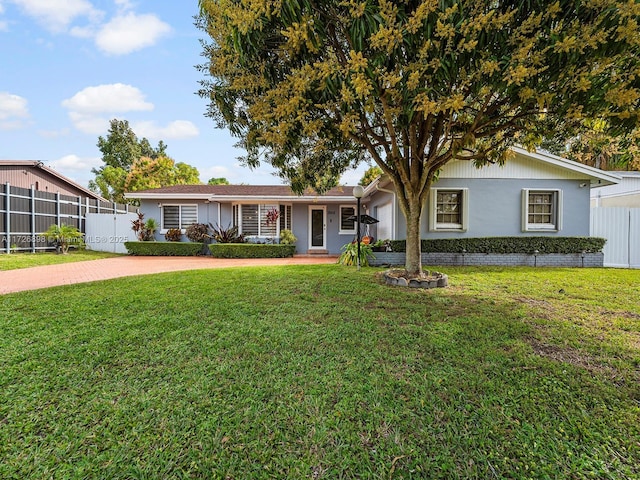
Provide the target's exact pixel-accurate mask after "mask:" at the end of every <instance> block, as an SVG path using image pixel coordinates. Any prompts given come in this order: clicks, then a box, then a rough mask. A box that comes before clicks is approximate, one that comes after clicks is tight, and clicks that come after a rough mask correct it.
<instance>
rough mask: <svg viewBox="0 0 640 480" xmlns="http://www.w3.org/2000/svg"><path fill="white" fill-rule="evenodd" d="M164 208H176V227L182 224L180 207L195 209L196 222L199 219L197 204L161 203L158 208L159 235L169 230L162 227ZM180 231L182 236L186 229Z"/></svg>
mask: <svg viewBox="0 0 640 480" xmlns="http://www.w3.org/2000/svg"><path fill="white" fill-rule="evenodd" d="M164 207H178V225H181V224H182V207H195V208H196V222H197V221H198V219H199V218H200V217H199V212H198V204H197V203H163V204H162V206H161V207H160V222H161V225H160V234H165V233H167V232H168V231H169V229H168V228H166V227H165V226H164ZM180 231H181V232H182V233H183V234H184V233H185V232H186V231H187V229H186V228H181V229H180Z"/></svg>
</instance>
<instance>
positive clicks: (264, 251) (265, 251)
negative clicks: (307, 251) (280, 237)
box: [209, 243, 296, 258]
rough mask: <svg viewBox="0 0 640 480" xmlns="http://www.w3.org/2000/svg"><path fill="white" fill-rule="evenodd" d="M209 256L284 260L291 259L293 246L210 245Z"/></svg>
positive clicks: (254, 244)
mask: <svg viewBox="0 0 640 480" xmlns="http://www.w3.org/2000/svg"><path fill="white" fill-rule="evenodd" d="M209 251H210V252H211V255H213V256H214V257H217V258H284V257H293V254H294V253H295V251H296V246H295V245H278V244H276V245H271V244H258V243H211V244H210V245H209Z"/></svg>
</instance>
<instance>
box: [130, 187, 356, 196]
mask: <svg viewBox="0 0 640 480" xmlns="http://www.w3.org/2000/svg"><path fill="white" fill-rule="evenodd" d="M138 194H143V195H147V194H154V195H156V194H171V195H176V194H178V195H179V194H184V195H211V196H233V197H240V196H247V197H298V196H299V195H297V194H295V193H294V192H293V191H292V190H291V188H290V187H288V186H287V185H173V186H170V187H161V188H154V189H151V190H140V191H138V192H129V193H128V194H127V196H128V197H131V198H135V197H136V195H138ZM352 195H353V187H352V186H340V187H335V188H332V189H331V190H329V191H328V192H326V193H324V194H323V195H322V196H323V197H345V196H352ZM303 196H314V197H315V196H318V194H317V193H316V192H314V191H313V190H310V189H309V190H307V191H305V192H304V195H303Z"/></svg>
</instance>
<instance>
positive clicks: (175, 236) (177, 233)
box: [164, 228, 182, 242]
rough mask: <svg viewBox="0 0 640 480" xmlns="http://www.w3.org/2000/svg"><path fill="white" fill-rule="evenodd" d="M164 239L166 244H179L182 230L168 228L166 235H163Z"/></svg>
mask: <svg viewBox="0 0 640 480" xmlns="http://www.w3.org/2000/svg"><path fill="white" fill-rule="evenodd" d="M164 238H165V239H166V240H167V242H179V241H180V240H182V230H180V229H179V228H170V229H169V230H167V233H165V234H164Z"/></svg>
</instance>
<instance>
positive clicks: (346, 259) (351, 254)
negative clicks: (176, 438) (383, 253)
mask: <svg viewBox="0 0 640 480" xmlns="http://www.w3.org/2000/svg"><path fill="white" fill-rule="evenodd" d="M340 250H342V253H341V254H340V257H338V263H341V264H342V265H356V264H357V263H358V243H357V242H351V243H347V244H346V245H343V246H342V248H341V249H340ZM374 258H376V257H375V255H374V254H373V250H372V248H371V245H369V244H368V243H360V266H362V267H368V266H369V259H374Z"/></svg>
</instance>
